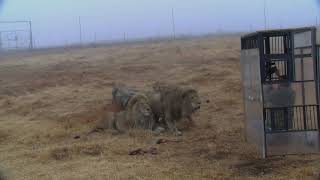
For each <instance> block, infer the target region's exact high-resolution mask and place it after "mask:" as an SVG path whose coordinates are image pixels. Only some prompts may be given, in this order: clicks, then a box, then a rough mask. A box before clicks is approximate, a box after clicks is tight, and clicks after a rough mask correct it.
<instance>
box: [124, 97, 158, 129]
mask: <svg viewBox="0 0 320 180" xmlns="http://www.w3.org/2000/svg"><path fill="white" fill-rule="evenodd" d="M127 108H128V109H130V111H131V116H132V117H131V118H132V119H133V120H134V122H135V123H137V124H136V125H138V126H139V127H144V128H152V126H153V124H154V116H153V113H152V109H151V107H150V104H149V101H148V99H147V97H146V96H145V95H143V94H137V95H135V96H133V97H132V98H131V100H130V101H129V104H128V107H127Z"/></svg>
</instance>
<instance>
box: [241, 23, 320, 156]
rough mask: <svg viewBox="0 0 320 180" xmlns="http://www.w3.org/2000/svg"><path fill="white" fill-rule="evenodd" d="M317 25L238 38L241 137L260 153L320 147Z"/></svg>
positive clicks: (312, 150) (316, 150) (310, 150)
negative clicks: (243, 133) (242, 116)
mask: <svg viewBox="0 0 320 180" xmlns="http://www.w3.org/2000/svg"><path fill="white" fill-rule="evenodd" d="M319 45H320V29H318V28H317V27H304V28H296V29H279V30H266V31H258V32H254V33H250V34H247V35H245V36H242V38H241V69H242V83H243V93H244V109H245V117H246V118H245V125H246V139H247V141H248V142H249V143H250V144H252V145H254V147H255V148H256V149H257V152H258V153H259V155H260V156H261V157H263V158H265V157H267V156H272V155H285V154H306V153H319V152H320V135H319V134H320V133H319V132H320V117H319V89H320V88H319V80H320V58H319V51H320V46H319Z"/></svg>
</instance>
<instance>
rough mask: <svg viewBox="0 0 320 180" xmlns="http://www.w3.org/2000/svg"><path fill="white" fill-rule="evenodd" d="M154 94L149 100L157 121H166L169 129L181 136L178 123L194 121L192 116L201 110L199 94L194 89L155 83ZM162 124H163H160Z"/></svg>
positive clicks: (151, 94) (150, 95)
mask: <svg viewBox="0 0 320 180" xmlns="http://www.w3.org/2000/svg"><path fill="white" fill-rule="evenodd" d="M153 89H154V92H153V93H149V95H148V98H149V100H150V105H151V108H152V111H153V113H154V116H155V119H156V120H159V121H161V120H164V123H165V125H166V126H167V128H168V129H169V130H170V131H171V132H173V133H175V134H176V135H181V134H182V133H181V132H180V131H179V130H178V129H177V126H176V123H177V122H178V121H180V120H182V119H184V118H186V119H188V120H190V121H192V114H193V113H194V112H196V111H197V110H199V109H200V105H201V101H200V98H199V95H198V92H197V91H196V90H195V89H192V88H180V87H177V86H174V85H169V84H164V83H159V82H157V83H155V84H154V85H153ZM160 123H161V122H160Z"/></svg>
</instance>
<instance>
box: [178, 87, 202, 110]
mask: <svg viewBox="0 0 320 180" xmlns="http://www.w3.org/2000/svg"><path fill="white" fill-rule="evenodd" d="M182 98H183V109H184V111H186V113H188V114H192V113H194V112H196V111H197V110H199V109H200V106H201V101H200V97H199V95H198V92H197V91H196V90H194V89H186V90H184V92H183V95H182Z"/></svg>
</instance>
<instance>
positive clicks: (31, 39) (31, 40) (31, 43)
mask: <svg viewBox="0 0 320 180" xmlns="http://www.w3.org/2000/svg"><path fill="white" fill-rule="evenodd" d="M29 31H30V49H33V34H32V23H31V21H29Z"/></svg>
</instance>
